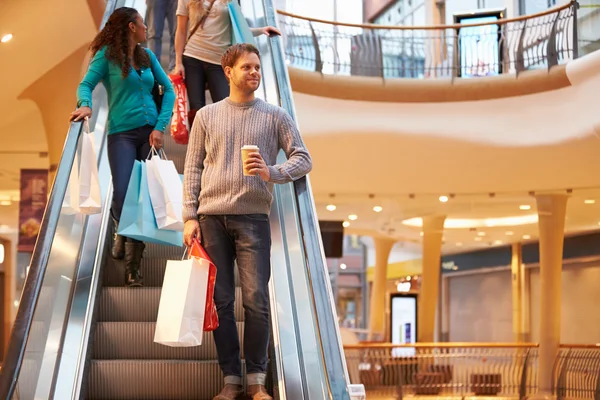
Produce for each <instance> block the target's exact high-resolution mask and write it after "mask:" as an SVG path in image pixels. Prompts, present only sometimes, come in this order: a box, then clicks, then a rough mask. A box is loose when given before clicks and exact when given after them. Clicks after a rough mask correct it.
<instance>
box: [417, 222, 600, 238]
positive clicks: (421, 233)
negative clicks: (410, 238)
mask: <svg viewBox="0 0 600 400" xmlns="http://www.w3.org/2000/svg"><path fill="white" fill-rule="evenodd" d="M599 224H600V222H599ZM419 235H421V236H423V232H420V233H419Z"/></svg>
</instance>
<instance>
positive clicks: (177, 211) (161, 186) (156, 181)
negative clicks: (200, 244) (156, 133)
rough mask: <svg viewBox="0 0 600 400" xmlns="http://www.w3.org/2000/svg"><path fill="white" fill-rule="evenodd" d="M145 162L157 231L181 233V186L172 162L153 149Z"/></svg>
mask: <svg viewBox="0 0 600 400" xmlns="http://www.w3.org/2000/svg"><path fill="white" fill-rule="evenodd" d="M152 149H153V152H152V157H151V158H150V160H147V161H146V168H147V170H148V191H149V193H150V201H151V203H152V209H153V211H154V217H155V219H156V225H157V226H158V229H166V230H170V231H183V184H182V183H181V179H180V178H179V173H178V172H177V169H176V168H175V164H173V161H171V160H167V159H166V156H165V155H164V154H165V153H164V152H161V154H162V155H163V157H161V156H160V155H159V153H158V152H156V150H155V149H154V148H152Z"/></svg>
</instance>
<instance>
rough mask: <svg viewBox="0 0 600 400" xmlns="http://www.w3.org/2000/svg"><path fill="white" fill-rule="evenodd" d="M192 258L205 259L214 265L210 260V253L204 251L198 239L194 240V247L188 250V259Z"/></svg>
mask: <svg viewBox="0 0 600 400" xmlns="http://www.w3.org/2000/svg"><path fill="white" fill-rule="evenodd" d="M191 257H198V258H203V259H205V260H206V261H208V262H209V263H211V264H213V265H214V262H213V261H212V260H211V259H210V257H209V256H208V253H207V252H206V250H204V247H202V245H201V244H200V241H199V240H198V239H197V238H194V239H193V240H192V246H191V247H190V249H189V250H188V258H191Z"/></svg>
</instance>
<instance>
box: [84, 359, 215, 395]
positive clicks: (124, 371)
mask: <svg viewBox="0 0 600 400" xmlns="http://www.w3.org/2000/svg"><path fill="white" fill-rule="evenodd" d="M222 385H223V374H222V373H221V370H220V368H219V364H218V362H217V361H184V360H92V361H91V364H90V375H89V391H88V399H90V400H91V399H104V400H116V399H123V400H125V399H127V400H132V399H136V400H142V399H152V400H162V399H173V400H174V399H177V400H186V399H194V400H210V399H212V398H213V396H215V395H216V394H218V393H219V391H220V390H221V387H222Z"/></svg>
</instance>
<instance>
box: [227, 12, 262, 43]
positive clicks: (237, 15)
mask: <svg viewBox="0 0 600 400" xmlns="http://www.w3.org/2000/svg"><path fill="white" fill-rule="evenodd" d="M227 7H228V8H229V18H230V19H231V29H232V33H233V34H232V35H231V39H232V42H233V44H236V43H250V44H253V45H255V46H256V41H255V40H254V35H252V32H251V31H250V26H248V22H247V21H246V19H245V18H244V14H242V9H241V8H240V5H239V4H238V2H237V1H230V2H229V3H227Z"/></svg>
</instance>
